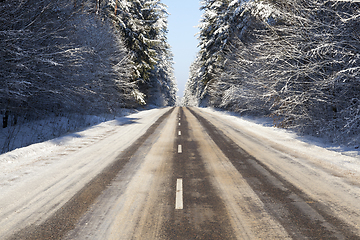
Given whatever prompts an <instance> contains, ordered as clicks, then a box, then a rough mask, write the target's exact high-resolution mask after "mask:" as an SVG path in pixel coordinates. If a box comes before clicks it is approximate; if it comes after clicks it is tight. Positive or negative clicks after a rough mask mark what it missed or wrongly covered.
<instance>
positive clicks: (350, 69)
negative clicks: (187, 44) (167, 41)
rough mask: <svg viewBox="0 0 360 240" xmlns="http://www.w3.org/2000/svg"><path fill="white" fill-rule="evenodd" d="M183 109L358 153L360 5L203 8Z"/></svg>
mask: <svg viewBox="0 0 360 240" xmlns="http://www.w3.org/2000/svg"><path fill="white" fill-rule="evenodd" d="M201 4H202V10H203V16H202V19H201V23H200V25H199V28H200V32H199V36H198V37H199V41H200V43H199V48H200V50H199V52H198V55H197V59H196V60H195V61H194V62H193V64H192V66H191V74H190V78H189V81H188V83H187V85H186V90H185V96H184V100H183V101H184V104H185V105H188V106H208V107H215V108H220V109H224V110H227V111H232V112H236V113H238V114H241V115H243V116H252V117H267V118H269V117H271V118H272V119H273V124H274V126H276V127H281V128H287V129H292V130H294V131H295V132H297V133H299V134H306V135H312V136H316V137H321V138H324V139H327V140H329V141H330V142H333V143H336V144H340V145H344V146H352V147H355V148H358V147H360V145H359V142H360V137H359V136H360V3H359V2H354V1H329V0H292V1H289V0H276V1H274V0H230V1H227V0H204V1H202V2H201Z"/></svg>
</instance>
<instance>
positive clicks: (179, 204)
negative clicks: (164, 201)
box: [175, 178, 184, 209]
mask: <svg viewBox="0 0 360 240" xmlns="http://www.w3.org/2000/svg"><path fill="white" fill-rule="evenodd" d="M183 208H184V204H183V183H182V178H178V179H177V181H176V199H175V209H183Z"/></svg>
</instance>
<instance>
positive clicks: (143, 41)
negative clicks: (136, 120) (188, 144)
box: [112, 0, 176, 105]
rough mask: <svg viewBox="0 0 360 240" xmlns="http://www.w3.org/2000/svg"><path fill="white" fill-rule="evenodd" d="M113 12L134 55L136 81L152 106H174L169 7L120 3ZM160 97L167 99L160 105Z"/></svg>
mask: <svg viewBox="0 0 360 240" xmlns="http://www.w3.org/2000/svg"><path fill="white" fill-rule="evenodd" d="M112 10H113V11H114V13H115V14H114V20H115V22H116V24H117V25H118V27H119V28H120V30H121V32H122V36H123V39H124V42H125V45H126V47H127V49H128V50H129V51H130V54H131V61H132V64H133V81H134V82H135V83H136V84H137V85H138V86H139V89H140V91H141V92H142V93H144V94H145V95H146V99H147V100H150V102H152V103H155V102H157V103H158V105H159V104H160V105H162V104H165V105H166V104H173V103H174V102H175V96H173V95H174V94H173V92H175V91H176V84H175V81H174V77H173V69H172V53H171V50H170V46H169V45H168V43H167V38H166V34H167V15H168V13H167V11H166V6H165V5H164V4H162V3H161V2H160V0H122V1H120V0H119V1H114V3H113V7H112ZM159 91H160V92H159ZM156 95H158V96H156ZM164 95H166V97H164ZM157 97H158V98H159V99H164V98H165V99H164V101H161V100H160V101H157V100H156V98H157ZM160 102H162V103H160Z"/></svg>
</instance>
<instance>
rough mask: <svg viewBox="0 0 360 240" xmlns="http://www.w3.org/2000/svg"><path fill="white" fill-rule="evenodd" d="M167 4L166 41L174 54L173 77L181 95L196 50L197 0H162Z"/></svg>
mask: <svg viewBox="0 0 360 240" xmlns="http://www.w3.org/2000/svg"><path fill="white" fill-rule="evenodd" d="M162 2H163V3H164V4H166V5H167V6H168V12H169V14H170V15H169V18H168V22H169V25H168V29H169V33H168V42H169V44H170V45H171V48H172V52H173V54H174V62H175V65H174V68H175V77H176V81H177V84H178V88H179V91H178V94H177V95H178V96H179V97H183V94H184V89H185V84H186V81H187V80H188V78H189V69H190V65H191V63H192V62H194V60H195V57H196V54H197V52H198V48H197V45H198V40H197V36H195V34H196V33H198V32H199V29H198V28H196V26H197V25H198V24H199V21H200V18H201V15H202V13H201V11H200V10H199V8H200V1H199V0H181V1H180V0H162Z"/></svg>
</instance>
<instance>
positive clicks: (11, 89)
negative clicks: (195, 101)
mask: <svg viewBox="0 0 360 240" xmlns="http://www.w3.org/2000/svg"><path fill="white" fill-rule="evenodd" d="M0 13H1V14H0V56H1V57H0V66H1V67H0V81H1V84H0V111H1V114H2V116H3V119H4V121H3V127H5V126H4V125H7V124H8V123H7V120H8V119H9V122H10V120H12V121H13V122H14V121H16V119H17V117H23V116H25V115H26V116H41V115H47V114H62V113H79V114H98V113H113V112H116V111H118V110H119V109H121V108H134V107H137V106H140V105H143V104H155V105H158V106H164V105H173V104H174V103H175V94H176V84H175V80H174V76H173V68H172V53H171V50H170V47H169V46H168V43H167V39H166V33H167V13H166V8H165V6H164V5H162V4H161V3H160V1H150V0H142V1H141V0H139V1H130V0H57V1H54V0H5V1H1V3H0ZM5 120H6V121H5Z"/></svg>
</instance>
